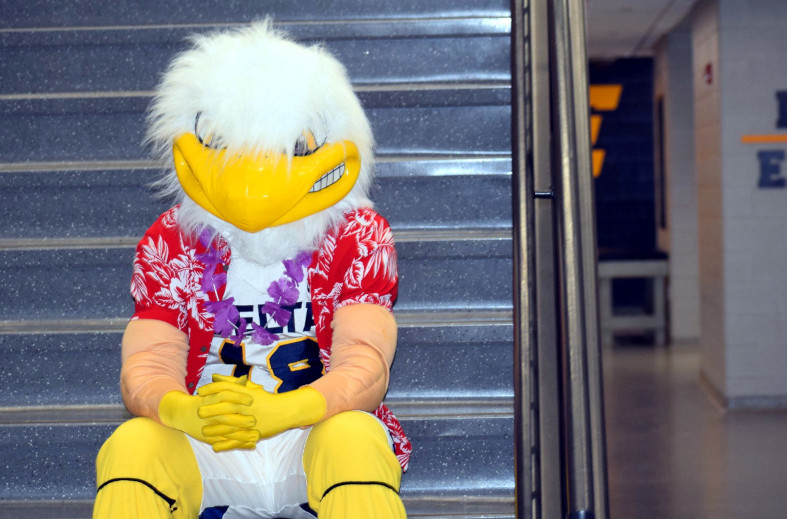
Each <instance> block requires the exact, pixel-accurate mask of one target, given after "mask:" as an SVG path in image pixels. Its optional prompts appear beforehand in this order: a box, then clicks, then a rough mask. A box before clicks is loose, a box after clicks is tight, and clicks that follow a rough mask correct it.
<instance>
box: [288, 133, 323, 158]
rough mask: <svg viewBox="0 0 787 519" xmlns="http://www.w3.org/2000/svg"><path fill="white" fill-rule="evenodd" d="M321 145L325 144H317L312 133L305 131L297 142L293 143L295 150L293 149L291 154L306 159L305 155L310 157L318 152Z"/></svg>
mask: <svg viewBox="0 0 787 519" xmlns="http://www.w3.org/2000/svg"><path fill="white" fill-rule="evenodd" d="M323 144H325V143H321V144H318V143H317V139H316V138H315V137H314V134H313V133H312V132H310V131H305V132H303V133H302V134H301V136H300V137H298V140H297V141H295V148H294V149H293V151H292V154H293V155H294V156H296V157H306V156H307V155H311V154H312V153H314V152H315V151H317V150H319V149H320V147H322V145H323Z"/></svg>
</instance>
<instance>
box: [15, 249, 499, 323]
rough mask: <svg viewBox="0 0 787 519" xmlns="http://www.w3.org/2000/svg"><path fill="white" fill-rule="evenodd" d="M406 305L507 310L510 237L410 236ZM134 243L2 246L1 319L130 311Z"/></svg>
mask: <svg viewBox="0 0 787 519" xmlns="http://www.w3.org/2000/svg"><path fill="white" fill-rule="evenodd" d="M397 254H398V257H399V286H400V288H399V299H398V300H397V303H396V308H397V309H398V310H400V311H437V310H442V311H449V310H456V309H463V310H482V309H506V308H510V306H511V280H510V276H511V269H512V264H511V242H510V240H507V239H494V240H472V241H457V242H447V243H446V242H439V241H438V242H404V243H399V244H398V245H397ZM133 257H134V249H133V248H131V247H119V248H105V249H101V248H96V249H63V250H59V249H53V250H0V299H1V300H2V301H3V302H4V305H3V306H2V307H0V321H22V320H39V319H41V320H60V319H66V320H71V319H91V318H95V317H96V316H102V317H103V318H110V319H115V318H123V317H128V316H130V315H131V314H132V312H133V303H132V300H131V296H130V295H129V283H130V279H131V265H132V260H133Z"/></svg>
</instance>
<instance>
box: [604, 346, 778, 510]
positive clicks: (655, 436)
mask: <svg viewBox="0 0 787 519" xmlns="http://www.w3.org/2000/svg"><path fill="white" fill-rule="evenodd" d="M604 369H605V401H606V416H607V449H608V469H609V495H610V516H611V518H612V519H624V518H625V519H628V518H637V519H649V518H654V519H655V518H658V519H665V518H668V519H683V518H692V519H706V518H707V519H711V518H713V519H727V518H729V519H732V518H734V519H748V518H758V519H759V518H787V412H763V411H757V412H754V411H752V412H741V411H736V412H727V413H725V412H724V411H723V410H721V409H720V408H718V407H716V406H715V405H714V404H713V403H712V402H711V400H710V399H709V398H708V397H707V394H706V393H705V392H704V390H703V389H702V388H701V386H700V384H699V351H698V348H697V347H696V346H693V345H674V346H671V347H666V348H654V347H646V346H625V347H624V346H615V347H609V348H606V349H605V350H604ZM785 376H787V373H785Z"/></svg>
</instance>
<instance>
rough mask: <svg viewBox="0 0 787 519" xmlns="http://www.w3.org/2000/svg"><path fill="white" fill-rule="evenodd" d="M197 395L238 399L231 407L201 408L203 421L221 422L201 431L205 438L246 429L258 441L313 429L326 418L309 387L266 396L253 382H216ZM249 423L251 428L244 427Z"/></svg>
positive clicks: (322, 401) (226, 403) (318, 398)
mask: <svg viewBox="0 0 787 519" xmlns="http://www.w3.org/2000/svg"><path fill="white" fill-rule="evenodd" d="M214 380H216V379H214ZM197 393H198V394H199V396H200V397H203V398H209V397H211V396H214V395H221V394H226V393H235V394H236V395H237V396H238V397H239V398H237V400H233V402H232V403H230V402H229V401H224V402H223V403H222V404H221V405H214V406H209V407H208V406H206V407H202V408H200V416H202V417H203V418H207V419H216V420H220V422H219V423H217V424H215V425H208V426H206V427H205V428H204V429H203V433H204V434H206V435H208V436H227V437H229V435H228V434H227V431H228V428H229V427H236V428H239V429H240V428H248V429H250V430H251V431H254V432H255V434H256V435H257V440H263V439H265V438H270V437H271V436H275V435H277V434H279V433H281V432H284V431H286V430H289V429H295V428H296V427H306V426H308V425H313V424H315V423H317V422H318V421H320V419H321V418H322V417H323V416H324V415H325V408H326V404H325V398H324V397H323V396H322V394H321V393H320V392H319V391H317V390H316V389H313V388H311V387H308V386H304V387H301V388H298V389H296V390H294V391H288V392H286V393H268V392H267V391H265V389H263V387H262V386H260V385H257V384H255V383H254V382H246V385H245V386H241V385H239V384H237V383H233V382H227V381H216V382H214V383H212V384H207V385H205V386H202V387H201V388H199V390H198V391H197ZM222 415H223V416H222ZM249 420H251V425H247V424H248V423H249ZM244 438H245V437H244ZM221 447H223V446H222V445H219V444H214V446H213V449H214V450H215V451H217V452H218V451H219V450H220V449H221Z"/></svg>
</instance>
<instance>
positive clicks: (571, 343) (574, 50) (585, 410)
mask: <svg viewBox="0 0 787 519" xmlns="http://www.w3.org/2000/svg"><path fill="white" fill-rule="evenodd" d="M551 8H552V13H551V16H550V19H551V25H550V27H551V33H552V36H551V39H552V48H553V50H554V55H553V58H552V80H553V100H554V102H553V109H554V111H555V112H554V128H555V129H556V131H555V135H556V140H557V143H556V147H555V150H554V152H555V153H554V156H553V164H554V166H555V170H556V172H557V174H556V177H555V178H556V201H557V204H556V223H557V225H556V229H557V237H558V238H557V244H558V253H557V255H558V273H559V274H558V278H559V294H560V295H559V297H560V301H561V304H560V307H561V312H562V316H563V318H562V328H561V337H562V348H563V355H564V385H563V392H564V395H565V399H564V402H565V406H566V408H565V412H564V418H565V424H566V425H565V432H566V437H565V447H564V452H565V456H566V471H567V473H566V486H567V488H566V501H567V515H568V517H569V518H586V517H592V518H595V519H604V518H606V516H607V511H606V475H605V474H606V470H605V454H604V422H603V404H602V400H601V398H602V391H601V376H600V369H601V366H600V361H599V340H598V315H597V310H596V307H597V306H596V297H597V296H596V254H595V250H596V243H595V224H594V217H593V211H594V207H593V196H592V189H593V185H592V183H591V179H592V173H591V162H590V133H589V121H588V119H589V107H588V101H587V96H588V93H587V92H588V90H587V88H588V86H587V63H586V56H585V51H584V48H585V47H584V46H585V42H584V36H585V32H584V23H585V20H584V10H583V8H582V5H581V0H554V1H552V2H551Z"/></svg>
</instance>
